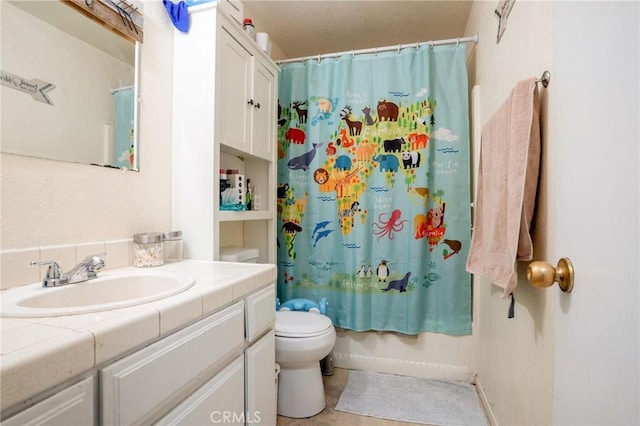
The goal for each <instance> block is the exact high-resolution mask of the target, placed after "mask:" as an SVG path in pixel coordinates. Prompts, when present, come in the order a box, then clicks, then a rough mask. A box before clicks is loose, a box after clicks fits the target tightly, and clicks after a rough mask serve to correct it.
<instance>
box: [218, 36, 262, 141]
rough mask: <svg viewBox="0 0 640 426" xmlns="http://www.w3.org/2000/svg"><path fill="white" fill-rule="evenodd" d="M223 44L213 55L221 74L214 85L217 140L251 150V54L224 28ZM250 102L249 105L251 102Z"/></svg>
mask: <svg viewBox="0 0 640 426" xmlns="http://www.w3.org/2000/svg"><path fill="white" fill-rule="evenodd" d="M220 33H221V37H222V47H221V48H220V54H219V55H218V56H217V58H216V69H217V70H219V72H220V74H221V79H220V80H219V83H220V84H217V85H216V90H218V93H217V94H216V108H218V109H219V113H218V120H217V121H216V123H217V124H219V126H220V133H218V134H219V135H220V143H221V144H224V145H227V146H230V147H232V148H235V149H238V150H241V151H242V152H250V148H251V145H250V137H251V134H250V125H251V121H250V117H251V114H252V112H253V109H254V108H253V106H252V105H251V104H252V103H253V100H252V96H251V84H250V82H251V80H250V79H251V68H252V66H253V64H252V63H253V56H252V55H251V54H250V53H249V52H248V51H247V50H246V49H245V48H244V47H242V45H241V44H240V43H239V42H238V41H237V40H236V39H235V38H233V36H231V34H229V33H228V32H227V31H226V30H225V29H224V28H222V30H221V31H220ZM250 103H251V104H250Z"/></svg>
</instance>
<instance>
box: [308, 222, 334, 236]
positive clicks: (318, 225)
mask: <svg viewBox="0 0 640 426" xmlns="http://www.w3.org/2000/svg"><path fill="white" fill-rule="evenodd" d="M330 223H331V221H330V220H325V221H324V222H318V223H316V227H315V228H313V233H311V238H313V236H314V235H316V232H317V231H319V230H321V229H324V228H326V227H327V225H328V224H330Z"/></svg>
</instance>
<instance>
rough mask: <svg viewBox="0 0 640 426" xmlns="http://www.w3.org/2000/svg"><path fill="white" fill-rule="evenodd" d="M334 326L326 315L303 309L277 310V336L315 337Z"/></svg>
mask: <svg viewBox="0 0 640 426" xmlns="http://www.w3.org/2000/svg"><path fill="white" fill-rule="evenodd" d="M332 327H333V323H332V322H331V319H330V318H329V317H327V316H325V315H320V314H316V313H313V312H302V311H277V312H276V327H275V329H276V336H280V337H313V336H318V335H320V334H324V333H326V332H327V330H328V329H330V328H332Z"/></svg>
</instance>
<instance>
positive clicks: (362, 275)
mask: <svg viewBox="0 0 640 426" xmlns="http://www.w3.org/2000/svg"><path fill="white" fill-rule="evenodd" d="M364 274H365V267H364V265H362V266H361V267H360V270H359V271H358V278H364Z"/></svg>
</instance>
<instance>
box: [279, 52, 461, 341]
mask: <svg viewBox="0 0 640 426" xmlns="http://www.w3.org/2000/svg"><path fill="white" fill-rule="evenodd" d="M465 51H466V49H465V46H464V44H463V45H445V46H437V47H433V46H429V45H424V46H419V47H411V48H404V49H399V50H398V51H393V52H385V53H378V54H370V55H369V54H366V55H365V54H362V55H350V54H349V55H343V56H340V57H337V58H331V59H324V60H321V61H318V60H307V61H306V62H299V63H293V64H287V65H283V66H282V69H281V73H280V77H279V94H278V98H279V100H278V147H277V148H278V188H277V208H278V232H277V235H278V255H277V262H278V297H279V299H280V301H281V302H284V301H287V300H290V299H292V298H305V299H311V300H313V301H315V302H319V301H321V300H322V299H323V298H325V299H326V302H327V305H326V306H327V315H328V316H329V317H330V318H331V319H332V320H333V323H334V325H336V326H338V327H342V328H346V329H352V330H356V331H364V330H388V331H396V332H400V333H405V334H417V333H421V332H425V331H429V332H438V333H447V334H453V335H466V334H470V333H471V287H470V277H469V274H468V273H467V272H466V271H465V261H466V258H467V250H468V246H469V241H470V232H471V231H470V211H469V210H470V204H469V201H470V181H469V179H470V178H469V167H470V165H469V123H468V100H467V70H466V63H465Z"/></svg>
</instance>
